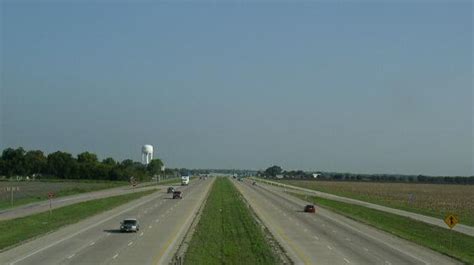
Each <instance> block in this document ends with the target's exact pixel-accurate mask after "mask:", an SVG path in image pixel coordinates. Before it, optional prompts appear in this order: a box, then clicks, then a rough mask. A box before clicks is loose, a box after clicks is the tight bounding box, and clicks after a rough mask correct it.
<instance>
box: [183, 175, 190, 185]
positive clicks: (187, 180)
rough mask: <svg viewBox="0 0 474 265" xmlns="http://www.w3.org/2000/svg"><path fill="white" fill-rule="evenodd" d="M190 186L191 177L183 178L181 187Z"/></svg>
mask: <svg viewBox="0 0 474 265" xmlns="http://www.w3.org/2000/svg"><path fill="white" fill-rule="evenodd" d="M188 184H189V176H181V186H186V185H188Z"/></svg>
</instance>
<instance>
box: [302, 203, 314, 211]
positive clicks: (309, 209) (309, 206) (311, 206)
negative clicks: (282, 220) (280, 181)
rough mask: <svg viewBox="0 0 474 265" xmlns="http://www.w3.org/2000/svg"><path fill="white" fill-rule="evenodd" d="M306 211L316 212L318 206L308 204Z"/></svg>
mask: <svg viewBox="0 0 474 265" xmlns="http://www.w3.org/2000/svg"><path fill="white" fill-rule="evenodd" d="M304 212H305V213H315V212H316V208H315V207H314V205H312V204H308V205H306V206H305V207H304Z"/></svg>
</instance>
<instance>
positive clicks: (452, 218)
mask: <svg viewBox="0 0 474 265" xmlns="http://www.w3.org/2000/svg"><path fill="white" fill-rule="evenodd" d="M444 222H445V223H446V224H447V225H448V226H449V230H451V232H449V249H453V228H454V226H456V225H457V224H458V223H459V218H458V217H457V216H456V215H454V214H448V215H446V217H445V218H444Z"/></svg>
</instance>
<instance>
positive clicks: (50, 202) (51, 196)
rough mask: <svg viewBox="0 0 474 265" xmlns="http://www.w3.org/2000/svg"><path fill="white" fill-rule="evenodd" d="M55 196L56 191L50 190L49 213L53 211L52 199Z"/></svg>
mask: <svg viewBox="0 0 474 265" xmlns="http://www.w3.org/2000/svg"><path fill="white" fill-rule="evenodd" d="M53 197H54V193H52V192H48V198H49V215H50V216H51V214H52V213H53V207H52V199H53Z"/></svg>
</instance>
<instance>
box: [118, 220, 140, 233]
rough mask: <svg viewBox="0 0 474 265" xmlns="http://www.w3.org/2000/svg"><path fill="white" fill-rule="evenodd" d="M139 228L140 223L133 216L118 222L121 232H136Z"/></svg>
mask: <svg viewBox="0 0 474 265" xmlns="http://www.w3.org/2000/svg"><path fill="white" fill-rule="evenodd" d="M138 230H140V224H139V223H138V220H137V219H135V218H129V219H125V220H123V221H122V222H121V223H120V231H121V232H137V231H138Z"/></svg>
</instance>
